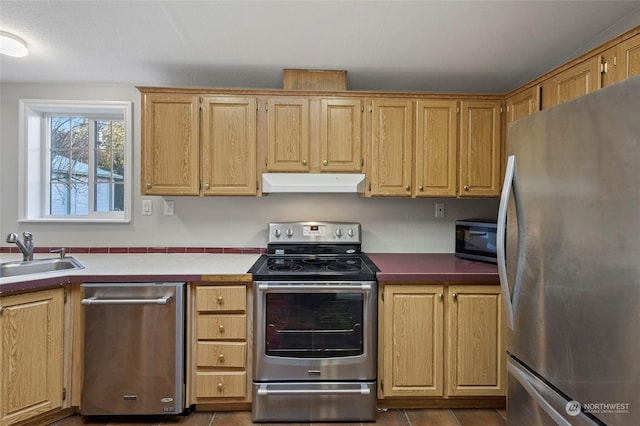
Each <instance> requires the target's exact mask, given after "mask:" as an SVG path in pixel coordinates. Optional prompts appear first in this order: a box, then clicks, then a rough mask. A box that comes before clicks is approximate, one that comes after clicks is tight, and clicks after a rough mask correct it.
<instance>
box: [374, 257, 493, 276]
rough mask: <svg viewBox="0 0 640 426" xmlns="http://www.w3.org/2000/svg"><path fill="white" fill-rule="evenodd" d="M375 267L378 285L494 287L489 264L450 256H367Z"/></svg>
mask: <svg viewBox="0 0 640 426" xmlns="http://www.w3.org/2000/svg"><path fill="white" fill-rule="evenodd" d="M367 255H368V256H369V258H370V259H371V260H372V261H373V263H375V264H376V266H378V268H379V269H380V272H378V281H394V282H407V283H409V282H421V283H428V282H445V281H455V282H477V283H487V282H490V283H498V282H499V278H498V267H497V266H496V265H495V264H492V263H484V262H475V261H472V260H465V259H459V258H457V257H455V255H454V254H453V253H367Z"/></svg>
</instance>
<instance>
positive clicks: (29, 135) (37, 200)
mask: <svg viewBox="0 0 640 426" xmlns="http://www.w3.org/2000/svg"><path fill="white" fill-rule="evenodd" d="M69 111H74V112H83V111H84V112H86V113H91V114H115V113H119V114H123V115H124V125H125V129H126V131H125V149H124V155H125V163H124V175H125V183H124V212H108V213H102V214H101V213H98V212H93V213H92V214H91V215H90V216H87V217H82V216H71V217H60V216H48V215H47V214H46V213H45V209H46V190H45V189H43V188H42V185H44V183H45V177H46V170H47V167H48V165H47V161H46V160H47V158H48V153H47V152H46V150H45V149H44V147H45V145H44V143H45V138H46V126H44V125H43V124H44V123H46V121H47V120H46V117H45V116H46V115H47V114H51V113H65V114H67V113H69ZM131 111H132V108H131V102H121V101H59V100H49V99H20V100H19V113H18V116H19V117H18V126H19V130H18V141H19V146H20V147H19V151H18V175H19V176H18V184H19V191H18V222H31V223H33V222H45V223H129V222H131V209H132V192H131V191H132V184H133V170H132V160H133V121H132V118H131Z"/></svg>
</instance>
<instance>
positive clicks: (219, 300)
mask: <svg viewBox="0 0 640 426" xmlns="http://www.w3.org/2000/svg"><path fill="white" fill-rule="evenodd" d="M222 302H224V298H223V297H222V296H218V304H219V305H222Z"/></svg>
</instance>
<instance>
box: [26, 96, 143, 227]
mask: <svg viewBox="0 0 640 426" xmlns="http://www.w3.org/2000/svg"><path fill="white" fill-rule="evenodd" d="M131 132H132V127H131V104H130V103H129V102H65V101H59V102H56V101H32V100H21V101H20V141H21V147H22V150H21V159H20V165H21V167H22V169H21V171H20V177H21V182H22V191H20V193H21V195H23V199H22V200H20V206H21V208H22V210H21V214H20V218H21V220H23V221H56V222H69V221H71V222H128V221H129V220H130V210H131V166H130V163H131V145H132V142H131Z"/></svg>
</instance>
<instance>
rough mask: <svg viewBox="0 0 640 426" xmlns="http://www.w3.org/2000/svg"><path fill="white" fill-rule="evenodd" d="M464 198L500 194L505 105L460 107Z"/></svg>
mask: <svg viewBox="0 0 640 426" xmlns="http://www.w3.org/2000/svg"><path fill="white" fill-rule="evenodd" d="M460 111H461V113H460V164H459V172H460V174H459V176H460V177H459V185H460V187H459V188H458V195H459V196H460V197H495V196H498V195H500V185H501V181H500V170H501V164H502V157H501V137H500V135H501V129H502V127H501V124H500V122H501V119H500V116H501V113H500V112H501V102H500V101H463V102H461V107H460Z"/></svg>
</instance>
